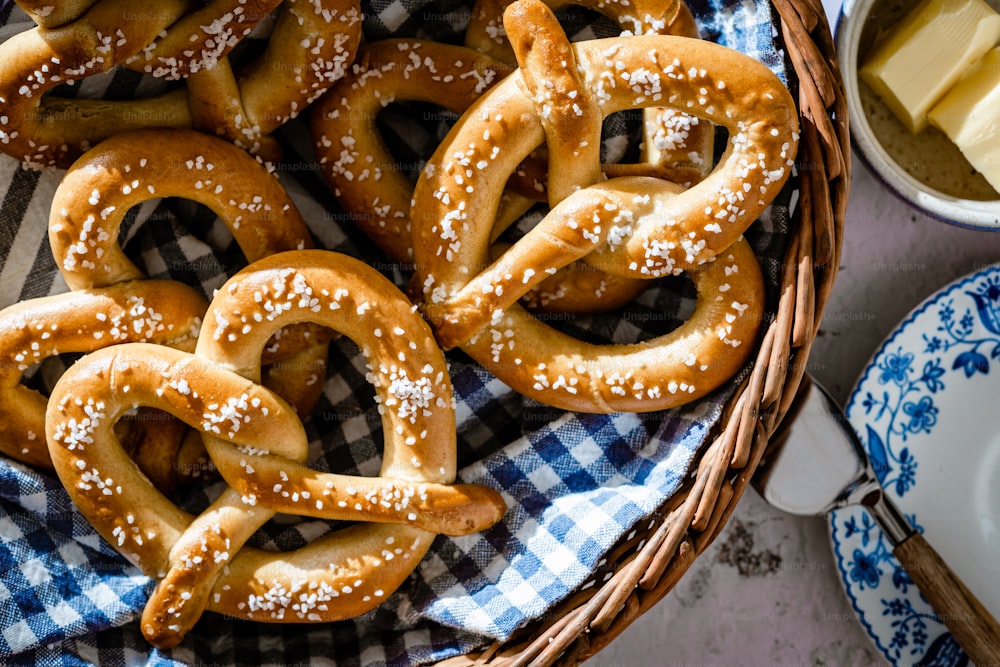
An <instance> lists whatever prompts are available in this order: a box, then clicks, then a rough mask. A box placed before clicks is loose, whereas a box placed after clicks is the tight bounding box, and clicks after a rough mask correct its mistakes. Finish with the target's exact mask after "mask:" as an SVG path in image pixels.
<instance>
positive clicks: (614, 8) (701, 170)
mask: <svg viewBox="0 0 1000 667" xmlns="http://www.w3.org/2000/svg"><path fill="white" fill-rule="evenodd" d="M511 2H512V0H477V1H476V3H475V5H473V7H472V12H471V14H470V18H469V26H468V29H467V30H466V33H465V45H466V46H469V47H471V48H473V49H476V50H477V51H480V52H482V53H485V54H488V55H490V56H491V57H493V58H496V59H497V60H499V61H501V62H504V63H507V64H509V65H512V66H516V64H517V62H518V61H517V57H516V55H515V52H514V46H513V45H512V44H511V42H510V41H509V40H508V39H507V32H506V30H505V29H504V23H503V14H504V10H505V9H506V8H507V7H508V6H509V5H510V4H511ZM545 4H546V5H547V6H548V7H549V8H550V9H552V10H553V11H558V10H560V9H565V8H567V7H573V6H578V7H582V8H584V9H587V10H590V11H593V12H597V13H599V14H601V15H602V16H605V17H607V18H609V19H611V20H612V21H615V22H616V23H617V24H618V25H619V26H621V28H622V31H623V33H622V34H623V35H678V36H681V37H691V38H695V39H698V38H700V36H701V34H700V32H699V30H698V25H697V23H696V22H695V20H694V17H693V16H692V15H691V10H690V9H689V8H688V6H687V4H685V3H684V2H683V1H682V0H633V1H631V2H607V1H606V0H545ZM546 136H550V135H549V134H548V133H547V134H546ZM714 140H715V128H714V127H713V126H712V124H711V123H709V122H707V121H706V120H705V119H702V118H699V117H698V116H693V115H690V114H688V113H686V112H685V111H683V110H679V109H676V108H671V107H664V108H657V107H647V108H645V109H643V123H642V139H641V142H640V144H639V149H640V159H639V162H638V163H636V164H625V163H609V164H606V165H604V171H605V173H608V174H609V175H612V176H627V175H649V176H658V177H660V178H665V179H667V180H672V181H675V182H677V183H682V184H684V185H688V186H690V185H692V184H694V183H697V182H698V181H700V180H701V179H702V178H704V177H705V176H706V175H708V173H709V172H710V171H711V169H712V155H713V147H714ZM548 148H549V150H552V149H555V150H554V153H555V156H556V159H560V156H562V155H566V154H567V153H566V152H565V151H561V150H559V149H558V147H553V146H550V147H548ZM596 149H597V147H596V146H595V147H592V148H591V150H596ZM561 173H562V171H561V170H560V169H549V175H550V177H551V176H552V175H559V174H561ZM549 203H550V204H555V203H556V201H553V200H552V197H550V198H549Z"/></svg>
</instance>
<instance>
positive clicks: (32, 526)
mask: <svg viewBox="0 0 1000 667" xmlns="http://www.w3.org/2000/svg"><path fill="white" fill-rule="evenodd" d="M689 5H690V6H691V8H692V11H693V12H694V13H695V15H696V18H697V19H698V21H699V25H700V27H701V29H702V32H703V35H704V36H705V37H706V38H708V39H711V40H713V41H717V42H720V43H724V44H727V45H729V46H732V47H734V48H737V49H739V50H741V51H743V52H745V53H747V54H749V55H751V56H753V57H755V58H757V59H759V60H761V61H763V62H765V63H766V64H767V65H768V66H770V67H771V68H772V69H773V70H774V71H776V72H777V73H778V74H779V76H782V77H783V78H785V77H786V76H787V71H788V70H787V67H786V66H785V63H784V60H783V56H782V53H781V51H780V49H779V48H777V47H776V44H775V41H774V40H775V38H774V28H773V26H774V24H775V20H774V17H773V16H772V13H771V11H772V10H771V8H770V5H769V3H768V2H767V0H691V2H689ZM363 10H364V16H365V20H364V32H365V38H366V39H367V40H376V39H381V38H386V37H390V36H418V37H427V38H432V39H437V40H441V41H451V42H458V41H461V31H462V30H463V28H464V26H465V24H466V21H467V18H468V5H467V4H466V2H465V1H464V0H365V2H363ZM562 18H563V19H564V23H565V24H566V25H567V26H568V30H567V31H568V33H569V34H570V35H571V37H572V38H573V39H586V38H588V37H595V36H606V35H609V34H613V33H614V32H615V31H616V28H615V26H614V25H612V24H611V23H610V22H609V21H608V20H606V19H603V18H597V19H595V18H594V15H593V14H590V13H587V12H583V11H576V10H574V9H568V10H564V11H563V13H562ZM30 27H31V23H30V21H29V20H28V19H27V18H26V17H25V16H24V15H23V14H22V13H21V12H20V10H18V9H17V8H16V7H14V5H13V4H12V3H10V2H3V3H0V41H2V40H3V39H6V38H7V37H9V36H10V35H11V34H14V33H16V32H18V31H20V30H25V29H28V28H30ZM144 86H147V82H144V81H143V80H142V78H141V77H139V76H138V75H135V74H133V73H130V72H115V73H113V74H112V75H107V76H102V77H95V78H93V79H88V80H86V81H83V82H81V83H80V84H78V85H77V86H76V87H75V90H74V91H72V92H71V93H70V94H77V95H80V96H101V95H105V94H109V91H113V93H114V95H116V96H122V95H124V96H128V95H131V94H135V91H136V90H137V89H139V90H145V88H144ZM63 92H65V91H63ZM0 114H2V108H0ZM427 116H428V115H426V114H425V115H424V117H427ZM434 116H435V118H437V119H438V122H437V125H436V126H422V125H421V124H419V123H417V122H415V121H414V119H415V118H420V117H421V115H420V114H412V113H406V112H405V110H402V112H400V111H399V110H394V109H393V108H389V109H387V110H386V116H385V120H384V122H383V125H384V126H385V129H386V131H387V132H391V133H392V135H391V136H392V137H393V139H392V141H393V142H394V144H395V146H396V148H397V150H398V151H399V154H400V155H404V156H405V155H407V154H408V155H410V156H411V157H412V158H413V160H417V161H419V160H420V159H423V158H425V157H426V156H427V155H428V154H429V148H431V147H433V145H434V144H435V143H436V142H437V141H438V140H439V139H440V137H441V136H442V134H441V133H442V131H443V130H444V129H445V128H444V127H443V125H445V123H442V122H440V119H441V118H442V117H445V116H442V115H441V114H436V115H434ZM619 116H620V117H619V118H616V119H615V122H614V123H608V124H607V126H606V128H605V136H604V138H603V144H602V149H603V156H604V158H605V159H606V160H619V159H625V158H627V157H628V151H629V150H630V148H629V146H631V145H632V144H630V142H629V141H628V138H629V136H630V135H629V133H630V132H631V131H632V130H633V129H634V127H633V126H632V124H630V120H629V117H628V115H627V114H620V115H619ZM282 139H283V141H285V142H286V144H287V145H288V147H289V148H290V150H292V151H299V153H298V154H299V155H301V156H302V159H303V160H308V157H307V156H308V154H309V151H308V148H307V146H308V138H307V136H306V134H305V129H304V127H303V126H302V125H301V124H297V123H293V124H291V125H290V126H289V127H288V128H287V129H286V130H285V131H284V132H283V134H282ZM304 147H306V148H304ZM401 159H406V158H405V157H402V158H401ZM287 166H288V167H289V168H288V169H284V170H283V171H282V178H283V181H284V182H285V183H286V185H287V186H288V189H289V191H290V192H291V194H292V196H293V198H294V199H295V201H296V203H297V204H298V206H299V207H300V209H301V211H302V213H303V216H304V218H305V219H306V221H307V223H308V224H309V225H310V229H311V231H312V232H313V234H314V236H315V238H316V240H317V244H318V245H319V246H320V247H325V248H327V249H331V250H337V251H340V252H345V253H347V254H351V255H354V256H357V257H361V258H363V259H367V260H369V261H372V262H373V263H375V264H377V265H379V266H387V267H388V266H390V264H389V263H387V262H385V261H384V259H382V258H380V255H379V254H378V251H377V250H376V249H375V248H374V247H372V246H371V244H370V243H369V242H368V241H367V240H366V239H365V238H364V237H363V236H362V235H360V234H358V233H356V232H354V231H352V230H351V229H350V228H349V223H348V222H346V221H347V219H348V218H347V216H346V215H344V214H343V212H341V211H340V209H339V208H338V207H337V204H336V201H335V200H334V198H333V196H332V195H331V193H330V192H329V190H328V189H327V188H326V186H325V185H324V184H323V183H322V181H321V180H320V177H319V174H318V172H317V171H316V170H315V168H309V166H310V165H309V163H308V162H304V163H299V164H298V165H296V164H289V165H287ZM303 166H305V168H302V167H303ZM296 167H298V168H296ZM60 177H61V172H57V171H51V170H50V171H44V172H39V171H34V170H30V169H25V168H22V167H21V166H20V165H19V164H18V162H17V161H15V160H12V159H9V158H7V157H6V156H0V308H3V307H6V306H8V305H10V304H13V303H16V302H18V301H22V300H25V299H31V298H34V297H39V296H43V295H48V294H53V293H57V292H61V291H64V290H65V289H66V286H65V284H64V283H63V282H62V279H61V278H60V276H59V273H58V271H57V269H56V267H55V264H54V262H53V260H52V256H51V253H50V250H49V246H48V242H47V236H46V234H47V230H46V223H47V219H48V213H49V210H48V209H49V202H50V201H51V197H52V194H53V191H54V189H55V187H56V186H57V184H58V182H59V179H60ZM790 200H791V195H790V193H785V195H784V198H783V200H782V201H783V202H785V203H787V202H788V201H790ZM787 221H788V209H787V206H786V205H785V204H784V203H783V204H776V205H774V206H772V208H771V209H770V210H769V212H768V214H767V215H766V216H765V217H764V218H763V219H762V220H760V221H758V222H757V223H756V224H755V225H754V227H753V228H752V231H751V233H750V234H748V236H749V237H750V238H751V241H752V243H753V244H754V247H755V249H756V251H757V253H758V256H759V257H760V259H761V261H762V264H763V266H764V268H765V275H766V276H767V279H768V283H769V290H770V298H771V302H772V308H771V312H772V313H773V302H774V301H776V296H775V295H776V292H777V281H778V269H779V262H780V257H781V255H782V253H783V250H784V247H785V243H786V237H787V224H788V223H787ZM122 238H123V245H124V247H125V249H126V252H127V253H128V254H129V255H130V257H132V258H133V259H134V260H135V261H136V263H137V264H138V265H139V266H142V267H145V270H146V271H147V273H148V274H150V275H151V276H154V277H170V278H174V279H177V280H181V281H184V282H187V283H188V284H191V285H198V286H201V288H202V289H203V290H204V292H205V294H206V296H208V295H210V294H211V293H212V291H213V290H214V289H215V288H217V287H219V286H220V285H221V284H222V283H223V282H224V281H225V279H226V278H227V277H228V276H229V275H231V274H232V273H233V272H234V271H235V270H236V269H238V268H241V267H240V262H241V261H243V260H242V255H241V253H240V252H239V250H238V249H237V248H236V247H235V244H234V243H233V241H232V237H231V236H230V235H229V234H228V231H227V230H226V228H225V226H224V225H223V224H222V223H221V222H220V221H219V220H217V219H216V217H215V215H214V214H213V213H211V212H210V211H208V210H206V209H203V208H201V207H199V206H197V205H194V204H191V203H189V202H183V201H177V200H163V201H154V202H149V203H147V204H144V205H142V206H141V207H138V208H137V209H136V210H133V211H131V212H130V213H129V215H128V216H127V219H126V222H125V224H124V226H123V232H122ZM386 273H387V275H389V276H390V277H391V278H393V279H395V280H396V281H397V283H398V284H400V286H402V285H403V281H404V280H405V276H403V275H401V274H400V273H399V272H398V271H396V270H393V269H391V268H390V269H387V270H386ZM692 304H693V294H692V293H691V292H690V287H689V285H688V283H686V282H685V281H684V280H682V279H675V280H665V281H663V282H662V283H661V284H660V287H658V288H655V289H651V290H650V291H648V292H647V293H646V294H644V295H643V296H642V297H641V298H640V300H639V301H638V302H637V303H636V304H634V305H631V306H629V307H628V308H627V309H626V310H625V311H624V312H620V313H616V314H615V315H614V316H604V317H595V318H587V319H584V318H578V319H572V320H567V321H564V322H560V326H564V327H565V328H566V329H567V330H569V331H572V332H575V333H577V334H579V335H583V336H587V337H588V338H589V339H591V340H604V341H616V342H625V341H633V340H637V339H638V338H641V337H649V336H654V335H659V334H662V333H665V332H666V331H667V330H669V329H670V328H672V327H674V326H676V324H677V323H678V321H679V318H682V317H683V316H684V314H685V313H687V312H690V309H691V308H692V307H693V306H692ZM330 354H331V356H330V364H329V368H330V374H329V377H328V378H327V382H326V384H325V391H324V394H323V396H322V399H321V401H320V404H319V406H318V407H317V409H316V410H315V411H314V413H313V415H312V416H311V417H310V418H309V419H308V420H307V422H306V428H307V431H308V434H309V435H310V438H311V439H312V447H313V449H312V465H313V466H314V467H315V468H317V469H320V470H334V471H337V472H343V473H347V474H358V475H374V474H377V471H378V468H379V451H380V442H381V438H382V434H381V428H382V426H381V421H380V418H379V416H378V412H377V409H376V404H375V400H374V390H373V389H372V388H371V387H369V386H368V385H367V384H366V382H365V366H364V360H363V358H362V357H361V355H360V353H359V352H358V350H357V348H356V347H354V346H353V344H351V343H349V342H346V341H337V342H335V343H334V344H333V345H332V348H331V353H330ZM64 363H66V361H65V360H59V359H57V360H52V361H50V362H47V363H46V364H43V365H42V366H40V367H38V368H37V370H36V371H35V372H34V373H33V375H32V377H30V378H28V379H27V380H26V381H27V382H29V383H32V384H33V385H36V386H38V387H41V388H44V387H46V386H50V385H51V384H52V382H53V381H54V379H55V378H56V377H58V374H59V372H60V371H61V369H62V368H63V366H62V364H64ZM450 368H451V371H452V380H453V383H454V385H455V391H456V396H457V398H458V404H457V418H458V429H459V432H458V441H459V457H460V472H459V477H460V479H461V480H462V481H464V482H469V483H477V484H485V485H487V486H491V487H494V488H497V489H502V490H503V491H504V493H505V494H506V497H507V499H508V501H509V503H510V507H509V511H508V512H507V514H506V517H505V519H504V520H503V522H502V523H500V524H499V525H497V526H495V527H493V528H491V529H489V530H487V531H485V532H484V533H481V534H476V535H471V536H467V537H462V538H445V537H439V538H438V539H437V540H436V541H435V543H434V546H433V548H432V550H431V552H430V553H429V554H428V556H427V557H426V558H425V559H424V561H423V562H422V563H421V564H420V566H419V567H418V568H417V569H416V571H415V572H414V574H413V576H412V577H411V578H410V579H409V580H408V582H407V583H405V584H404V585H403V587H402V588H401V589H400V590H399V591H398V592H397V593H396V594H395V595H394V596H392V598H391V599H390V600H389V601H388V602H387V603H386V604H384V605H383V606H382V607H380V608H378V609H377V610H375V611H373V612H370V613H368V614H366V615H365V616H363V617H361V618H358V619H356V620H353V621H348V622H342V623H334V624H321V625H266V624H251V623H248V622H244V621H235V620H231V619H228V618H224V617H222V616H220V615H217V614H212V613H206V615H205V616H204V618H203V619H202V621H201V622H200V623H199V624H198V625H197V626H196V627H195V629H194V630H193V631H192V632H191V634H190V635H189V636H188V638H187V639H186V640H185V641H184V642H183V643H182V644H181V645H180V646H179V647H177V648H175V649H172V650H165V651H161V650H156V649H152V648H151V647H150V646H149V645H148V644H147V643H146V642H145V641H144V640H143V638H142V636H141V635H140V633H139V630H138V618H139V615H140V613H141V611H142V608H143V606H144V604H145V600H146V597H147V595H148V594H149V592H150V590H151V588H152V583H151V582H150V580H149V579H148V578H147V577H145V576H143V575H142V573H141V572H140V571H139V570H137V569H136V568H134V567H132V566H130V565H129V564H128V563H127V562H126V561H125V560H124V559H123V558H122V557H120V556H119V555H118V554H117V553H116V552H115V551H114V550H113V549H111V548H110V547H109V546H108V545H106V544H105V543H104V542H103V541H102V539H101V538H100V537H99V536H98V535H97V533H96V532H95V531H94V530H93V529H92V528H91V527H90V526H89V525H88V524H87V522H86V521H85V520H84V519H83V518H82V517H81V515H80V514H79V513H77V512H76V511H75V509H74V507H73V505H72V503H71V502H70V500H69V499H68V497H67V495H66V493H65V492H64V490H63V489H62V488H61V486H60V484H59V481H58V480H57V479H56V478H55V477H54V476H51V475H47V474H42V473H39V472H37V471H34V470H31V469H28V468H26V467H25V466H23V465H20V464H18V463H14V462H8V461H5V460H4V461H0V664H18V665H20V664H24V665H29V664H30V665H91V664H102V665H103V664H106V665H123V664H154V665H188V664H238V665H272V664H273V665H280V664H311V665H325V664H326V665H332V664H338V665H404V664H405V665H410V664H419V663H424V662H430V661H436V660H441V659H444V658H447V657H449V656H454V655H457V654H462V653H465V652H468V651H469V650H472V649H474V648H476V647H480V646H483V645H485V644H487V643H488V642H490V641H492V639H493V638H504V637H508V636H510V635H511V633H512V632H513V631H514V630H515V629H517V628H518V627H520V626H521V625H523V624H524V623H525V622H527V621H529V620H530V619H532V618H537V617H539V616H541V615H542V614H544V613H545V612H546V611H547V610H548V609H550V608H551V607H552V606H553V605H554V604H555V603H557V602H558V601H560V600H562V599H563V598H565V597H566V596H567V595H568V594H569V593H571V592H572V591H573V590H574V588H575V587H577V586H579V585H580V584H581V583H583V582H584V581H585V580H586V579H587V578H588V577H589V576H591V574H592V573H593V572H594V571H595V570H596V569H597V568H598V567H599V565H600V563H601V559H602V558H603V556H604V554H605V553H606V551H607V550H608V549H609V548H610V547H611V546H613V545H614V544H615V542H616V541H617V540H618V539H619V538H621V537H622V536H623V535H625V534H626V533H627V532H628V531H630V530H631V529H632V528H633V527H634V526H636V525H637V524H638V523H639V522H640V521H642V520H643V519H644V518H646V517H648V516H649V515H651V514H652V513H653V512H655V511H656V510H657V508H659V507H660V506H661V505H662V504H663V502H664V501H665V500H666V499H668V498H669V497H670V495H671V494H672V493H674V492H675V491H676V489H677V488H678V486H679V484H680V483H681V482H682V480H683V479H684V478H685V476H686V475H687V474H688V472H689V470H690V468H691V465H692V462H693V461H695V460H696V458H697V456H698V453H699V451H700V448H701V446H702V445H703V444H704V442H705V440H706V436H707V434H708V432H709V430H710V429H711V428H712V426H713V425H714V424H715V423H716V421H717V420H718V419H719V416H720V411H721V407H722V405H723V403H724V402H725V399H726V398H727V397H728V396H729V395H731V393H732V391H733V390H734V386H735V381H734V383H730V385H729V386H727V387H726V388H724V389H723V390H721V391H720V392H718V393H717V394H716V395H714V396H712V397H709V398H707V399H704V400H701V401H699V402H697V403H695V404H694V405H692V406H689V407H686V408H683V409H678V410H674V411H670V412H666V413H657V414H647V415H634V414H615V415H580V414H571V413H564V412H561V411H557V410H553V409H551V408H547V407H545V406H541V405H539V404H537V403H533V402H531V401H528V400H525V399H524V398H522V397H520V396H518V395H516V394H514V393H513V392H512V391H511V390H510V389H509V388H508V387H506V386H505V385H504V384H503V383H501V382H500V381H499V380H497V379H496V378H494V377H492V376H490V375H489V374H487V373H485V372H484V371H483V370H482V369H480V368H478V367H477V366H476V365H474V364H473V363H471V362H469V361H468V359H467V358H465V357H463V356H461V355H460V354H455V355H454V356H452V357H451V358H450ZM218 484H219V483H215V485H213V486H210V487H208V488H206V489H199V490H198V491H196V492H194V493H192V494H191V497H189V498H185V502H186V503H187V504H188V505H189V506H190V507H192V508H197V507H199V506H203V505H204V504H205V503H206V502H207V499H208V498H209V497H210V496H211V495H212V494H213V493H217V492H218V491H219V486H218ZM334 529H335V526H331V525H328V524H327V523H326V522H322V521H316V520H301V521H296V520H292V519H290V518H279V519H275V520H273V521H272V522H271V523H270V524H268V526H266V527H265V529H264V530H263V531H262V532H261V534H260V535H259V536H258V539H257V540H256V544H257V545H258V546H261V547H264V548H270V549H279V550H280V549H293V548H296V547H298V546H301V545H302V544H304V543H306V542H307V541H309V540H311V539H314V538H315V537H316V536H318V535H322V534H324V533H326V532H329V531H331V530H334Z"/></svg>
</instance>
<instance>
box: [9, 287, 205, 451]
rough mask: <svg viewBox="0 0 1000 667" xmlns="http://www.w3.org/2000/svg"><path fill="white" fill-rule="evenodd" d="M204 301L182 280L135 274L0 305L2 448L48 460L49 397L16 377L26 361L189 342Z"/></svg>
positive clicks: (188, 345) (29, 363)
mask: <svg viewBox="0 0 1000 667" xmlns="http://www.w3.org/2000/svg"><path fill="white" fill-rule="evenodd" d="M207 306H208V304H207V303H206V302H205V300H204V298H203V297H202V296H201V295H200V294H199V293H198V292H196V291H195V290H193V289H192V288H190V287H187V286H185V285H183V284H182V283H178V282H175V281H172V280H139V281H125V282H121V283H118V284H116V285H112V286H109V287H106V288H100V289H90V290H82V291H79V292H69V293H63V294H58V295H55V296H48V297H42V298H38V299H30V300H27V301H22V302H21V303H17V304H14V305H12V306H8V307H7V308H4V309H3V310H0V451H2V452H3V453H4V454H5V455H6V456H8V457H10V458H13V459H16V460H18V461H22V462H24V463H27V464H29V465H32V466H35V467H38V468H42V469H51V468H52V462H51V460H50V458H49V452H48V448H47V447H46V446H45V443H44V437H43V434H44V433H45V405H46V400H47V399H46V398H45V397H44V396H43V395H42V394H41V393H39V392H38V391H36V390H34V389H31V388H29V387H27V386H25V385H23V384H21V378H22V376H23V375H24V373H25V371H27V370H28V369H29V368H31V366H33V365H35V364H37V363H39V362H41V361H42V360H44V359H47V358H49V357H53V356H55V355H57V354H61V353H80V352H91V351H93V350H95V349H98V348H100V347H105V346H107V345H114V344H118V343H123V342H129V341H149V342H154V343H160V344H163V345H172V346H176V347H179V348H182V349H188V350H193V349H194V342H195V338H196V337H197V335H198V329H199V327H200V325H201V318H202V316H203V315H204V313H205V308H206V307H207Z"/></svg>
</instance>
